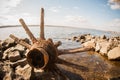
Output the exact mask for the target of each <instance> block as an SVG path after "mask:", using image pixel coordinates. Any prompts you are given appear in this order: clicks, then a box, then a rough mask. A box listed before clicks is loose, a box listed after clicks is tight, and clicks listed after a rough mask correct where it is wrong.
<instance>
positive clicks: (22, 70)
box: [15, 64, 32, 80]
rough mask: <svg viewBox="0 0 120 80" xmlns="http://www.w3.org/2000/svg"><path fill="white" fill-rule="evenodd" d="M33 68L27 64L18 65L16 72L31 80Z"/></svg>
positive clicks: (25, 79) (26, 79)
mask: <svg viewBox="0 0 120 80" xmlns="http://www.w3.org/2000/svg"><path fill="white" fill-rule="evenodd" d="M31 70H32V68H31V67H30V66H29V65H28V64H27V65H25V66H24V67H21V66H18V67H16V70H15V72H16V74H17V75H20V76H21V77H23V79H24V80H30V77H31Z"/></svg>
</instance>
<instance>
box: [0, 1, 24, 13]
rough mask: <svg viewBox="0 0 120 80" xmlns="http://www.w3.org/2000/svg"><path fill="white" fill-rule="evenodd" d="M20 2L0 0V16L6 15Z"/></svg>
mask: <svg viewBox="0 0 120 80" xmlns="http://www.w3.org/2000/svg"><path fill="white" fill-rule="evenodd" d="M21 1H22V0H1V1H0V11H1V12H0V14H5V13H8V12H9V11H10V10H11V9H12V8H14V7H16V6H17V5H18V4H20V2H21Z"/></svg>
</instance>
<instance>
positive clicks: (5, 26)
mask: <svg viewBox="0 0 120 80" xmlns="http://www.w3.org/2000/svg"><path fill="white" fill-rule="evenodd" d="M28 26H29V27H38V26H40V25H28ZM45 26H47V27H64V28H78V29H80V28H81V29H90V28H82V27H74V26H62V25H45ZM10 27H21V25H3V26H0V28H10ZM90 30H99V29H90ZM99 31H106V32H110V33H114V34H120V32H118V31H107V30H99Z"/></svg>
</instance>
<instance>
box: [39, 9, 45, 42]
mask: <svg viewBox="0 0 120 80" xmlns="http://www.w3.org/2000/svg"><path fill="white" fill-rule="evenodd" d="M40 39H43V40H44V39H45V37H44V9H43V8H41V22H40Z"/></svg>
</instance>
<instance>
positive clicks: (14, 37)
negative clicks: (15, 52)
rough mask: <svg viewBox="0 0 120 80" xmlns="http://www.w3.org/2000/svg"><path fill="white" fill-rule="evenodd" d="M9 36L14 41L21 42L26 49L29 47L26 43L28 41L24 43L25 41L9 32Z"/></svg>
mask: <svg viewBox="0 0 120 80" xmlns="http://www.w3.org/2000/svg"><path fill="white" fill-rule="evenodd" d="M10 37H11V38H12V39H13V40H14V41H15V42H16V43H18V44H21V45H22V46H25V47H26V48H28V49H30V48H31V45H30V44H28V43H26V42H25V41H23V40H21V39H19V38H17V37H16V36H14V35H12V34H11V35H10Z"/></svg>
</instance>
